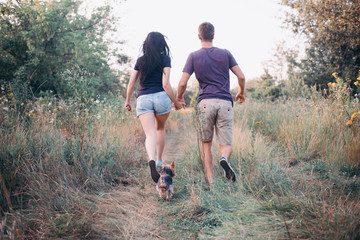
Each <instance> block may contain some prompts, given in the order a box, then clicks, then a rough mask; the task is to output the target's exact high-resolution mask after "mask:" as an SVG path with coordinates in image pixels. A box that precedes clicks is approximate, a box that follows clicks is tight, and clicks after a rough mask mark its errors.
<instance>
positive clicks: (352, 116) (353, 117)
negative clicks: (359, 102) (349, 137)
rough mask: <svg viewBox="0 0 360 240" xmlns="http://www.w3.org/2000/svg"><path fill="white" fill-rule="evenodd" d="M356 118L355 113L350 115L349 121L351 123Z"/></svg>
mask: <svg viewBox="0 0 360 240" xmlns="http://www.w3.org/2000/svg"><path fill="white" fill-rule="evenodd" d="M356 117H357V113H353V115H351V121H353V120H354V119H355V118H356Z"/></svg>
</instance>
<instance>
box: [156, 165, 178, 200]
mask: <svg viewBox="0 0 360 240" xmlns="http://www.w3.org/2000/svg"><path fill="white" fill-rule="evenodd" d="M158 171H159V174H160V177H159V180H158V182H157V185H156V190H157V191H158V192H159V195H160V197H161V198H162V199H164V200H166V201H169V200H170V198H171V196H172V195H173V193H174V185H173V181H172V178H173V177H174V176H175V162H174V161H173V162H172V163H171V164H170V165H164V164H163V165H160V166H159V167H158Z"/></svg>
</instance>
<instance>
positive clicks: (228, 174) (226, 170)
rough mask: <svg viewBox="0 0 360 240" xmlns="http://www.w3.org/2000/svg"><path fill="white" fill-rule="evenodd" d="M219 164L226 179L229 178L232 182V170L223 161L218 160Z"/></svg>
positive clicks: (233, 175)
mask: <svg viewBox="0 0 360 240" xmlns="http://www.w3.org/2000/svg"><path fill="white" fill-rule="evenodd" d="M220 166H221V167H222V168H223V169H224V172H225V177H226V178H227V179H229V180H230V179H231V180H232V181H233V182H235V181H236V176H235V172H234V170H233V169H232V168H231V166H230V165H229V164H228V163H227V162H226V161H225V160H220Z"/></svg>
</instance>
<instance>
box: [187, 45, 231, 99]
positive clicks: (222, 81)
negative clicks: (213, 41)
mask: <svg viewBox="0 0 360 240" xmlns="http://www.w3.org/2000/svg"><path fill="white" fill-rule="evenodd" d="M235 65H237V63H236V61H235V59H234V57H233V56H232V55H231V53H230V52H229V51H228V50H225V49H220V48H216V47H211V48H201V49H199V50H198V51H195V52H192V53H191V54H190V55H189V57H188V60H187V62H186V64H185V67H184V70H183V72H187V73H189V74H192V73H193V72H195V75H196V78H197V80H198V81H199V86H200V89H199V99H198V101H201V100H202V99H209V98H220V99H224V100H229V101H231V102H232V96H231V94H230V77H229V69H230V68H232V67H233V66H235Z"/></svg>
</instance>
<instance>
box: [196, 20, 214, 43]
mask: <svg viewBox="0 0 360 240" xmlns="http://www.w3.org/2000/svg"><path fill="white" fill-rule="evenodd" d="M214 32H215V28H214V25H212V24H211V23H209V22H204V23H202V24H200V26H199V35H200V38H201V40H203V41H207V42H211V41H212V40H213V37H214Z"/></svg>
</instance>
